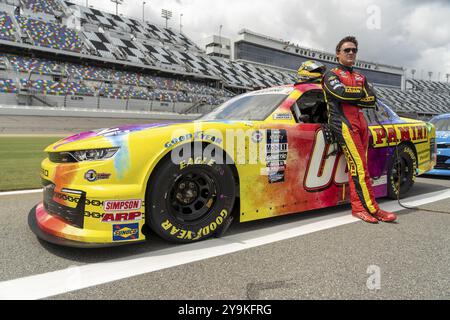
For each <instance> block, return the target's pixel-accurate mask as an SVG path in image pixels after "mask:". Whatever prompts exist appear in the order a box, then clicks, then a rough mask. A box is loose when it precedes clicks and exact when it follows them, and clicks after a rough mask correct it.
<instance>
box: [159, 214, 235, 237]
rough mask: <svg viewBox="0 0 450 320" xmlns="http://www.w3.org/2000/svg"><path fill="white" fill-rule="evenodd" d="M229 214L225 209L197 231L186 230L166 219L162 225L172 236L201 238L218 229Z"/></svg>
mask: <svg viewBox="0 0 450 320" xmlns="http://www.w3.org/2000/svg"><path fill="white" fill-rule="evenodd" d="M227 216H228V211H227V210H226V209H223V210H222V211H221V212H220V214H219V216H218V217H217V218H216V219H215V220H214V221H212V222H211V223H210V224H208V225H205V226H203V227H201V228H199V229H198V230H197V232H192V231H189V230H185V229H183V228H181V227H176V226H175V225H173V224H172V223H171V222H170V221H169V220H165V221H163V222H162V223H161V227H163V229H164V230H166V232H167V233H169V234H170V235H171V236H174V237H176V238H178V239H185V240H199V239H201V238H203V237H205V236H207V235H209V234H210V233H212V232H214V231H216V229H217V228H218V227H219V226H220V225H221V224H222V223H223V222H224V221H225V218H226V217H227Z"/></svg>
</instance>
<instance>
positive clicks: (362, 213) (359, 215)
mask: <svg viewBox="0 0 450 320" xmlns="http://www.w3.org/2000/svg"><path fill="white" fill-rule="evenodd" d="M352 216H354V217H356V218H359V219H361V220H363V221H365V222H369V223H378V220H377V219H375V217H374V216H372V215H371V214H370V213H368V212H367V211H358V212H352Z"/></svg>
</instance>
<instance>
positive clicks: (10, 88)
mask: <svg viewBox="0 0 450 320" xmlns="http://www.w3.org/2000/svg"><path fill="white" fill-rule="evenodd" d="M0 92H3V93H17V86H16V83H15V82H14V80H12V79H0Z"/></svg>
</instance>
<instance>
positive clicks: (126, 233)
mask: <svg viewBox="0 0 450 320" xmlns="http://www.w3.org/2000/svg"><path fill="white" fill-rule="evenodd" d="M135 239H139V223H130V224H114V225H113V241H124V240H135Z"/></svg>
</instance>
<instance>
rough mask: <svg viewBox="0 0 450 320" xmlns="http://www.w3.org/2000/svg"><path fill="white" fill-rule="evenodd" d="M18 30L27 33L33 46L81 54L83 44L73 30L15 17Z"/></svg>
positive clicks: (50, 23) (49, 23) (56, 24)
mask: <svg viewBox="0 0 450 320" xmlns="http://www.w3.org/2000/svg"><path fill="white" fill-rule="evenodd" d="M16 18H17V21H19V24H20V28H21V29H22V31H23V32H24V33H27V32H28V33H29V34H30V36H31V39H32V41H33V43H34V44H35V45H38V46H42V47H48V48H53V49H59V50H67V51H74V52H81V49H82V48H83V43H82V41H81V40H80V38H79V37H78V34H77V32H76V31H75V30H72V29H69V28H67V27H66V26H64V25H60V24H58V23H53V22H46V21H40V20H35V19H31V18H27V17H23V16H17V17H16Z"/></svg>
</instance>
